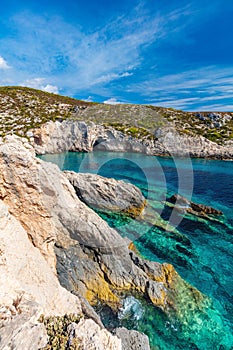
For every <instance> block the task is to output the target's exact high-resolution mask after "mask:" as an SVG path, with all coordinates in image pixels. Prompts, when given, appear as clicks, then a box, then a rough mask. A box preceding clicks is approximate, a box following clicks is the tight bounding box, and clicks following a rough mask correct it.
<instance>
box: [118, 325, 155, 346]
mask: <svg viewBox="0 0 233 350" xmlns="http://www.w3.org/2000/svg"><path fill="white" fill-rule="evenodd" d="M114 333H115V334H116V335H117V336H118V338H120V339H121V341H122V350H150V345H149V339H148V337H147V336H146V335H145V334H142V333H139V332H137V331H129V330H128V329H126V328H124V327H122V328H117V329H116V330H115V332H114Z"/></svg>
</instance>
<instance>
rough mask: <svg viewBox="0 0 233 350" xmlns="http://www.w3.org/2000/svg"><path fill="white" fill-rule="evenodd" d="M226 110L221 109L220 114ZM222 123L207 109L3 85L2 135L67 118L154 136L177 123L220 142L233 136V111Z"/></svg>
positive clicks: (191, 132) (0, 103) (186, 130)
mask: <svg viewBox="0 0 233 350" xmlns="http://www.w3.org/2000/svg"><path fill="white" fill-rule="evenodd" d="M225 114H226V113H223V112H220V113H219V115H220V117H224V115H225ZM227 114H228V116H230V120H229V118H228V119H227V120H226V121H225V123H221V124H220V125H219V126H218V127H217V126H216V125H217V124H215V123H213V121H212V120H211V118H210V117H209V112H203V113H201V118H200V116H199V117H198V115H197V113H195V112H184V111H181V110H175V109H173V108H162V107H158V106H152V105H134V104H117V105H108V104H100V103H93V102H85V101H80V100H76V99H74V98H70V97H66V96H60V95H55V94H51V93H47V92H44V91H40V90H35V89H31V88H26V87H16V86H15V87H14V86H12V87H10V86H8V87H7V86H6V87H0V136H4V135H6V134H10V133H16V134H18V135H21V136H26V135H27V131H28V130H30V129H32V128H37V127H40V126H41V125H42V124H44V123H46V122H47V121H49V120H52V121H56V120H58V121H61V120H65V119H72V120H80V121H85V122H86V123H88V124H90V123H91V122H94V123H96V124H102V125H105V126H112V127H114V128H115V129H117V130H119V131H121V132H123V133H124V134H128V135H130V136H132V137H136V138H144V139H152V138H153V137H154V136H153V135H154V131H155V130H156V129H157V128H160V127H166V126H167V127H174V128H175V129H176V130H177V131H178V132H180V133H183V134H187V135H191V136H192V135H201V136H204V137H206V138H208V139H209V140H211V141H214V142H217V143H218V144H224V142H225V141H228V140H231V139H232V138H233V113H232V112H231V113H227Z"/></svg>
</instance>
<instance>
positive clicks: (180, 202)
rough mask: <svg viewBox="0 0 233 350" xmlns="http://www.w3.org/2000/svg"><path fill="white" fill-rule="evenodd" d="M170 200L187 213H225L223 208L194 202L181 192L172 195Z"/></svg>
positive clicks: (175, 206)
mask: <svg viewBox="0 0 233 350" xmlns="http://www.w3.org/2000/svg"><path fill="white" fill-rule="evenodd" d="M168 202H171V203H173V204H174V208H175V209H177V210H179V211H186V212H187V213H190V214H194V215H198V216H206V215H222V214H223V213H222V211H221V210H218V209H215V208H212V207H210V206H208V205H204V204H197V203H194V202H192V201H189V200H188V199H187V198H185V197H183V196H181V195H179V194H174V195H172V196H171V197H170V198H169V199H168Z"/></svg>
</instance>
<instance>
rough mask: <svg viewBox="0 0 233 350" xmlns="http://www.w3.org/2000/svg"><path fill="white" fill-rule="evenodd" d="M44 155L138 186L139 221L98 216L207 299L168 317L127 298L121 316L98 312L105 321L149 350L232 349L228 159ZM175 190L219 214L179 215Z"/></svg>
mask: <svg viewBox="0 0 233 350" xmlns="http://www.w3.org/2000/svg"><path fill="white" fill-rule="evenodd" d="M42 158H43V159H44V160H46V161H52V162H54V163H56V164H58V165H59V167H60V168H61V169H63V170H64V169H66V170H74V171H77V172H79V171H80V172H92V173H98V174H100V175H103V176H106V177H114V178H116V179H124V180H125V181H129V182H131V183H133V184H135V185H136V186H138V187H139V188H140V189H141V190H142V192H143V194H144V196H145V197H146V198H147V200H148V203H149V209H148V213H147V215H145V218H144V220H132V219H128V218H124V217H122V216H121V215H118V214H117V215H112V214H109V213H100V212H99V214H100V215H101V216H102V217H103V218H104V219H105V220H107V221H108V223H109V224H110V225H111V226H112V227H115V228H116V229H117V230H118V231H119V232H120V233H121V235H123V236H127V237H129V238H130V239H131V240H133V241H134V242H135V245H136V246H137V248H138V249H139V251H140V252H141V254H142V255H143V256H144V257H146V258H147V259H150V260H154V261H159V262H169V263H171V264H173V265H174V267H175V268H176V270H177V271H178V272H179V274H180V275H181V276H182V277H183V278H184V279H185V280H186V281H188V282H189V283H191V284H192V285H193V286H195V287H196V288H197V289H198V290H200V291H201V292H202V293H204V294H205V295H207V296H208V297H209V298H210V302H209V303H208V305H207V306H206V308H204V309H203V310H195V309H191V308H190V316H189V317H187V318H186V319H185V321H181V320H177V319H175V318H174V317H170V318H169V316H166V315H165V314H164V313H163V312H161V311H160V310H158V309H156V308H155V307H154V306H152V305H149V304H145V302H144V301H143V300H137V299H135V298H131V299H129V298H128V299H126V301H125V310H123V311H122V313H121V315H118V318H116V317H115V316H116V315H112V314H111V311H110V310H106V309H102V310H100V311H101V312H102V315H103V318H104V320H105V322H106V323H107V324H108V326H109V327H111V326H112V327H114V326H116V325H125V326H127V327H130V328H134V329H138V330H140V331H143V332H145V333H146V334H148V336H149V338H150V343H151V346H152V348H153V349H160V350H167V349H200V350H207V349H210V350H212V349H213V350H214V349H216V350H218V349H219V350H220V349H222V350H225V349H226V350H228V349H233V335H232V329H233V281H232V277H233V273H232V271H233V162H227V161H214V160H201V159H192V160H190V159H171V158H159V157H151V156H145V155H142V154H135V153H133V154H132V153H111V152H108V153H107V152H93V153H88V154H87V153H64V154H59V155H46V156H43V157H42ZM174 193H180V194H182V195H184V196H186V197H187V198H189V199H192V201H193V202H196V203H203V204H206V205H210V206H212V207H214V208H216V209H219V210H221V211H222V212H223V215H222V216H219V217H217V216H216V217H206V218H205V217H202V218H200V217H197V216H194V215H191V214H187V215H183V216H182V215H181V214H178V213H177V212H174V210H172V208H170V207H169V206H167V205H166V199H167V198H168V197H170V196H171V195H172V194H174ZM167 223H168V224H169V226H167V227H166V229H165V226H166V224H167ZM171 226H173V227H175V230H173V231H172V230H171Z"/></svg>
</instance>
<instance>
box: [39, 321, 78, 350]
mask: <svg viewBox="0 0 233 350" xmlns="http://www.w3.org/2000/svg"><path fill="white" fill-rule="evenodd" d="M79 321H80V316H77V315H74V314H70V315H64V316H60V317H59V316H51V317H44V316H43V315H42V316H41V317H40V319H39V322H41V323H44V325H45V328H46V331H47V334H48V337H49V342H48V345H47V346H46V347H45V348H43V349H41V350H82V349H81V346H79V344H78V342H77V339H74V341H72V344H68V332H67V327H68V326H69V325H70V324H71V323H72V322H75V323H78V322H79Z"/></svg>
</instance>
